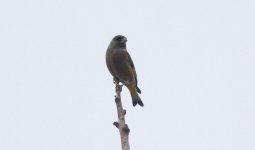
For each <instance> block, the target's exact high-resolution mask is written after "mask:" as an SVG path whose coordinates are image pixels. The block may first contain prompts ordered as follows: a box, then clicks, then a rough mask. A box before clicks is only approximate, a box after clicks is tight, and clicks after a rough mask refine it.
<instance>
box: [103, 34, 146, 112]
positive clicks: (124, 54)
mask: <svg viewBox="0 0 255 150" xmlns="http://www.w3.org/2000/svg"><path fill="white" fill-rule="evenodd" d="M126 43H127V38H126V37H125V36H123V35H116V36H115V37H113V39H112V40H111V42H110V44H109V46H108V48H107V50H106V65H107V68H108V70H109V72H110V73H111V75H112V76H113V79H114V80H117V81H120V82H121V83H122V84H123V85H125V86H126V87H127V88H128V90H129V92H130V95H131V98H132V104H133V106H136V105H137V104H138V105H140V106H142V107H143V106H144V104H143V102H142V100H141V98H140V97H139V95H138V93H140V94H141V90H140V89H139V87H138V86H137V84H138V81H137V75H136V70H135V66H134V63H133V61H132V59H131V57H130V55H129V53H128V51H127V48H126Z"/></svg>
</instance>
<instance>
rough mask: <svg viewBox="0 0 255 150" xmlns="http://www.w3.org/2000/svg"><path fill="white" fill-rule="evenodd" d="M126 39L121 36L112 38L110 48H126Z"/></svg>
mask: <svg viewBox="0 0 255 150" xmlns="http://www.w3.org/2000/svg"><path fill="white" fill-rule="evenodd" d="M126 42H127V38H126V37H125V36H123V35H116V36H115V37H113V39H112V41H111V43H110V45H109V46H110V47H112V48H113V47H114V48H126Z"/></svg>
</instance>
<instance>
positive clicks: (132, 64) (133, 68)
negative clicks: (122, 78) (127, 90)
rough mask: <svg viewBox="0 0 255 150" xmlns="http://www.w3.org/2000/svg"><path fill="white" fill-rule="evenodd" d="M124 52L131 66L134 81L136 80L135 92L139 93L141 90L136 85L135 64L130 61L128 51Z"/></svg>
mask: <svg viewBox="0 0 255 150" xmlns="http://www.w3.org/2000/svg"><path fill="white" fill-rule="evenodd" d="M125 54H126V56H127V57H125V58H126V59H127V62H128V63H129V65H130V66H131V68H132V71H133V73H134V76H135V82H136V88H137V92H138V93H141V90H140V89H139V88H138V86H137V84H138V81H137V75H136V71H135V65H134V63H133V61H132V59H131V57H130V55H129V53H128V52H127V51H126V53H125Z"/></svg>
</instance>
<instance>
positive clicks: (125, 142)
mask: <svg viewBox="0 0 255 150" xmlns="http://www.w3.org/2000/svg"><path fill="white" fill-rule="evenodd" d="M114 83H115V85H116V96H115V103H116V107H117V112H118V122H114V123H113V125H115V126H116V127H117V128H118V129H119V132H120V138H121V146H122V150H130V146H129V132H130V129H129V128H128V125H127V124H126V123H125V115H126V110H125V109H123V107H122V103H121V95H120V93H121V90H122V86H123V85H119V82H116V81H115V82H114Z"/></svg>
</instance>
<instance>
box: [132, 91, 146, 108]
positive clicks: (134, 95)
mask: <svg viewBox="0 0 255 150" xmlns="http://www.w3.org/2000/svg"><path fill="white" fill-rule="evenodd" d="M131 97H132V102H133V106H136V105H137V104H138V105H140V106H142V107H143V106H144V105H143V102H142V100H141V98H140V97H139V95H138V93H137V92H133V93H131Z"/></svg>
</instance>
